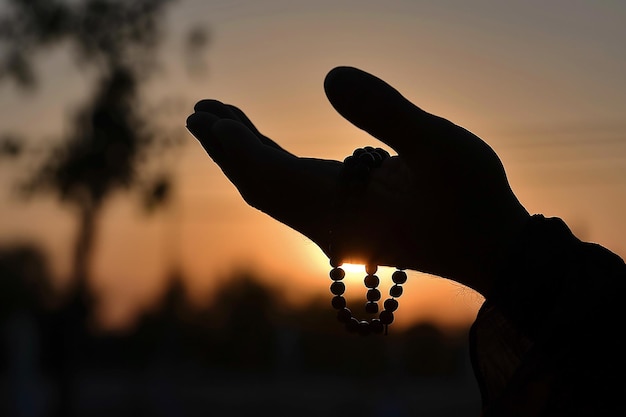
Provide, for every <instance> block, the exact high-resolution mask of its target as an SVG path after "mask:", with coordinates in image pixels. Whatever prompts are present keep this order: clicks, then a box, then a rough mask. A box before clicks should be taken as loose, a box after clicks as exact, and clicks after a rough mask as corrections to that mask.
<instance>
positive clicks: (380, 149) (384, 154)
mask: <svg viewBox="0 0 626 417" xmlns="http://www.w3.org/2000/svg"><path fill="white" fill-rule="evenodd" d="M376 152H377V153H378V154H379V155H380V156H382V157H383V159H386V158H389V152H387V151H386V150H384V149H383V148H376Z"/></svg>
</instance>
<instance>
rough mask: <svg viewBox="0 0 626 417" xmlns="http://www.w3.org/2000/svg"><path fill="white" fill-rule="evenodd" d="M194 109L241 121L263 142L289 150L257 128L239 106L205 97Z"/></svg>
mask: <svg viewBox="0 0 626 417" xmlns="http://www.w3.org/2000/svg"><path fill="white" fill-rule="evenodd" d="M194 110H195V111H201V112H207V113H212V114H214V115H216V116H218V117H219V118H222V119H231V120H236V121H238V122H241V123H243V124H244V125H245V126H246V127H247V128H248V129H250V130H251V131H252V132H253V133H254V134H256V135H257V136H258V137H259V139H260V140H261V142H262V143H264V144H266V145H268V146H272V147H274V148H276V149H280V150H282V151H283V152H287V151H285V150H284V149H283V148H282V147H281V146H279V145H278V144H277V143H276V142H274V141H273V140H271V139H270V138H268V137H267V136H265V135H263V134H262V133H261V132H260V131H259V130H258V129H257V128H256V126H255V125H254V124H253V123H252V121H250V119H249V118H248V116H246V114H245V113H244V112H243V111H241V110H240V109H238V108H237V107H235V106H233V105H230V104H224V103H222V102H220V101H218V100H213V99H205V100H201V101H199V102H198V103H196V105H195V106H194Z"/></svg>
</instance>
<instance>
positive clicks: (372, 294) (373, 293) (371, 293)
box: [367, 288, 380, 301]
mask: <svg viewBox="0 0 626 417" xmlns="http://www.w3.org/2000/svg"><path fill="white" fill-rule="evenodd" d="M378 300H380V291H378V290H377V289H376V288H372V289H369V290H367V301H378Z"/></svg>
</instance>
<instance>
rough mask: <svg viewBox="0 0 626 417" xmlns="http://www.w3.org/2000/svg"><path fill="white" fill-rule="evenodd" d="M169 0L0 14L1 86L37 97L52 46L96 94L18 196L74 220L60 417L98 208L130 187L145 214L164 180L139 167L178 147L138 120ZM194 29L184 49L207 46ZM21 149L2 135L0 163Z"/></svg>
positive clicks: (107, 1) (57, 5)
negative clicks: (68, 55)
mask: <svg viewBox="0 0 626 417" xmlns="http://www.w3.org/2000/svg"><path fill="white" fill-rule="evenodd" d="M173 2H174V1H173V0H83V1H73V0H6V1H5V2H4V3H5V4H2V6H4V7H2V8H0V13H1V14H0V81H6V82H14V83H15V84H16V85H18V86H19V87H21V88H23V89H24V90H25V91H36V89H37V87H38V82H39V77H38V73H39V71H42V70H45V68H40V67H37V61H36V58H37V57H38V56H40V55H41V53H42V52H45V51H47V50H48V49H50V48H52V47H64V48H68V49H69V50H70V51H71V52H72V53H73V57H74V59H75V62H76V65H77V67H78V68H79V69H81V70H84V71H89V73H90V74H95V88H94V89H93V93H92V95H91V97H90V98H89V99H88V100H87V101H86V103H85V104H84V105H83V106H82V108H81V109H80V110H79V111H78V112H77V113H76V114H75V115H74V116H73V119H72V120H71V122H72V124H71V129H70V130H69V133H68V134H67V135H65V136H64V137H62V138H61V139H62V140H60V141H59V145H58V146H56V147H53V148H50V149H49V150H48V151H47V153H46V155H45V157H44V158H43V160H42V162H41V164H40V165H39V166H38V167H37V168H36V169H35V170H34V172H32V175H30V176H29V178H27V179H26V181H25V187H24V188H23V189H24V191H25V192H26V194H27V195H39V194H43V193H50V194H53V195H54V196H56V197H57V198H58V199H59V200H60V201H61V202H63V203H66V204H67V205H69V206H70V207H72V208H74V210H75V211H76V215H77V219H78V231H77V235H76V238H75V240H74V248H73V255H72V256H73V258H72V269H71V277H70V278H71V279H70V282H71V286H70V288H68V292H67V295H68V298H67V299H66V300H67V302H66V303H65V305H64V306H63V307H62V308H61V309H60V310H59V312H58V315H57V325H58V326H59V327H58V330H59V332H58V334H57V339H58V341H59V342H58V343H59V346H58V347H59V348H60V350H59V353H58V355H57V359H56V362H58V368H59V370H60V371H59V372H60V373H59V374H58V375H57V382H58V386H59V392H58V395H59V398H58V401H57V403H58V407H57V410H56V415H59V416H71V415H73V414H74V410H72V384H73V382H72V380H73V378H74V374H75V370H76V367H78V366H80V364H79V363H78V362H77V361H78V359H76V358H77V357H79V356H80V354H81V352H80V351H81V343H82V342H81V340H82V336H81V335H82V334H83V333H84V332H85V331H86V329H85V325H84V322H83V319H84V318H85V316H86V315H87V314H88V312H89V308H90V307H91V305H92V300H91V299H90V297H89V291H88V289H87V282H88V274H89V272H88V267H89V265H90V262H91V256H92V253H93V250H94V243H95V242H96V240H97V235H98V227H97V226H98V220H99V218H100V216H101V214H102V212H103V207H104V202H105V201H106V200H107V198H108V197H110V196H111V195H112V194H113V193H114V192H116V191H118V190H131V189H132V190H135V191H140V192H141V194H142V195H143V196H144V197H146V198H145V203H146V205H147V206H148V207H150V208H151V207H156V206H159V205H162V204H163V203H164V202H165V201H167V199H168V196H169V194H170V193H169V190H170V179H169V177H168V176H167V175H165V174H159V175H157V176H156V178H145V174H144V173H143V170H142V168H143V166H144V165H143V164H144V163H147V162H148V161H150V160H151V159H152V158H153V157H155V156H158V151H159V150H163V149H164V147H165V146H169V145H171V144H176V143H177V141H175V140H171V138H169V137H163V133H162V132H160V131H159V128H158V126H156V125H155V124H154V123H153V121H152V120H150V119H148V118H147V117H146V116H145V115H144V113H142V105H143V104H144V103H143V101H142V95H141V94H140V93H141V87H142V86H143V85H144V83H145V82H146V81H147V80H149V79H150V77H151V76H152V75H154V73H155V70H156V69H158V68H159V61H158V51H159V48H160V47H161V46H162V40H163V39H164V31H163V28H164V23H165V22H164V18H165V16H166V11H167V6H169V5H170V4H172V3H173ZM192 30H193V31H194V33H195V34H193V36H191V35H190V36H189V38H188V42H190V43H191V44H193V45H192V47H193V48H196V49H194V50H195V51H197V48H198V47H199V46H201V44H202V43H203V42H204V43H206V42H205V41H206V38H202V36H200V34H201V30H200V29H192ZM198 31H200V32H198ZM198 39H200V41H201V42H199V41H198ZM26 148H27V147H26V146H25V142H24V140H23V138H21V137H19V136H16V135H12V134H9V133H6V132H5V133H3V134H2V135H0V157H4V158H15V157H18V156H20V155H22V154H24V153H26V152H27V149H26ZM146 184H149V185H148V186H146ZM146 190H147V191H146ZM83 356H84V355H83Z"/></svg>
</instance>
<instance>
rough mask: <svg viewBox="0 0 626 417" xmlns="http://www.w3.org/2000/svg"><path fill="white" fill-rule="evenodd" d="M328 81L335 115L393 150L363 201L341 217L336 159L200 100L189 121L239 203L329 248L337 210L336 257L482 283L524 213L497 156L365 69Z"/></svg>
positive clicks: (340, 72) (337, 73)
mask: <svg viewBox="0 0 626 417" xmlns="http://www.w3.org/2000/svg"><path fill="white" fill-rule="evenodd" d="M325 87H326V92H327V95H328V97H329V99H330V101H331V103H332V104H333V106H334V107H335V108H336V109H337V111H338V112H339V113H340V114H342V115H343V116H344V117H345V118H346V119H348V120H349V121H351V122H352V123H353V124H355V125H356V126H357V127H360V128H362V129H364V130H366V131H368V132H369V133H370V134H372V135H373V136H374V137H376V138H378V139H379V140H381V141H383V142H384V143H386V144H387V145H389V146H391V147H392V148H393V149H394V150H396V151H397V152H398V156H394V157H391V158H388V159H387V160H386V161H385V162H384V163H383V165H382V166H381V167H379V168H377V169H375V170H374V171H373V173H372V175H371V178H370V181H369V185H368V187H367V190H366V191H365V194H364V196H363V198H362V203H361V204H359V205H358V207H356V208H353V209H350V211H349V213H339V216H338V213H337V212H336V204H335V202H336V201H337V199H341V198H343V197H344V196H342V195H340V194H338V191H337V190H338V179H339V175H340V171H341V168H342V164H341V163H340V162H338V161H329V160H322V159H311V158H298V157H296V156H294V155H292V154H290V153H289V152H287V151H285V150H284V149H282V148H281V147H280V146H279V145H277V144H276V143H275V142H274V141H272V140H271V139H269V138H267V137H265V136H263V135H262V134H261V133H260V132H259V131H258V130H257V129H256V128H255V127H254V125H253V124H252V123H251V122H250V121H249V120H248V118H247V117H246V116H245V115H244V114H243V113H242V112H241V111H240V110H239V109H237V108H235V107H233V106H229V105H224V104H222V103H219V102H217V101H214V100H204V101H201V102H199V103H198V104H197V105H196V107H195V113H194V114H193V115H191V116H190V117H189V118H188V121H187V125H188V128H189V129H190V131H191V132H192V133H193V134H194V135H195V136H196V137H197V138H198V139H199V140H200V142H201V143H202V144H203V146H204V147H205V149H206V150H207V152H208V153H209V155H210V156H211V157H212V158H213V159H214V161H215V162H216V163H217V164H218V165H219V166H220V167H221V169H222V170H223V171H224V173H225V174H226V175H227V177H228V178H229V179H230V180H231V181H232V182H233V184H235V186H236V187H237V188H238V190H239V192H240V193H241V195H242V196H243V198H244V199H245V200H246V202H248V203H249V204H250V205H252V206H253V207H256V208H258V209H259V210H261V211H263V212H265V213H267V214H269V215H270V216H272V217H274V218H275V219H277V220H279V221H281V222H282V223H284V224H286V225H288V226H290V227H292V228H294V229H295V230H297V231H299V232H301V233H303V234H304V235H306V236H307V237H309V238H310V239H311V240H313V241H314V242H315V243H316V244H317V245H318V246H319V247H320V248H321V249H322V250H323V251H324V252H325V253H326V254H327V255H329V256H330V255H331V253H330V252H329V250H328V248H329V243H330V241H329V231H331V230H333V229H337V225H336V224H335V223H336V222H337V218H338V217H341V218H342V219H343V220H342V221H341V223H342V224H341V225H340V226H341V227H340V228H341V231H342V233H341V234H340V235H338V236H335V237H333V248H334V250H333V251H339V252H340V253H339V255H340V257H341V258H343V259H344V260H351V261H359V262H370V263H376V264H378V265H388V266H392V265H393V266H402V267H406V268H410V269H415V270H420V271H424V272H429V273H432V274H435V275H440V276H443V277H447V278H451V279H454V280H456V281H458V282H461V283H463V284H465V285H468V286H470V287H472V288H474V289H477V290H479V291H480V292H483V293H484V292H487V291H488V288H487V287H488V286H489V280H491V278H492V277H491V276H492V275H493V272H494V271H493V268H495V264H497V258H498V256H499V251H501V249H502V246H503V245H505V244H506V243H507V241H508V240H510V239H511V237H512V236H513V235H514V234H515V233H516V231H517V230H518V229H519V228H520V227H521V224H522V223H523V222H524V221H525V219H526V218H527V217H528V213H527V212H526V211H525V210H524V208H523V207H522V206H521V205H520V204H519V202H518V201H517V199H516V198H515V196H514V195H513V193H512V192H511V190H510V187H509V185H508V182H507V180H506V175H505V173H504V169H503V167H502V165H501V163H500V160H499V158H498V157H497V155H496V154H495V153H494V152H493V151H492V150H491V148H490V147H489V146H488V145H487V144H485V143H484V142H483V141H482V140H480V139H479V138H478V137H476V136H474V135H473V134H471V133H470V132H468V131H466V130H465V129H463V128H461V127H459V126H456V125H454V124H453V123H451V122H449V121H447V120H445V119H442V118H440V117H437V116H433V115H431V114H428V113H426V112H424V111H423V110H421V109H419V108H418V107H416V106H414V105H413V104H412V103H410V102H409V101H408V100H406V99H405V98H404V97H402V96H401V95H400V94H399V93H398V92H397V91H396V90H394V89H393V88H391V87H390V86H389V85H387V84H386V83H384V82H383V81H381V80H379V79H378V78H375V77H373V76H371V75H369V74H367V73H364V72H362V71H359V70H356V69H354V68H337V69H335V70H333V71H331V73H329V75H328V77H327V79H326V83H325ZM332 255H335V256H336V255H337V253H334V254H332Z"/></svg>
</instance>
